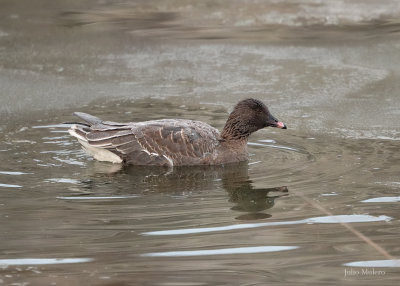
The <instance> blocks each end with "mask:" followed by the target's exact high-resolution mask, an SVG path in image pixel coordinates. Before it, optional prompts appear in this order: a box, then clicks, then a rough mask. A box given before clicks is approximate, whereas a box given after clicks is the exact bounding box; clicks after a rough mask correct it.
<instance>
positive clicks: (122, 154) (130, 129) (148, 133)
mask: <svg viewBox="0 0 400 286" xmlns="http://www.w3.org/2000/svg"><path fill="white" fill-rule="evenodd" d="M74 114H75V115H76V116H78V117H80V118H81V119H83V120H84V121H86V122H87V123H76V124H74V125H72V126H71V128H70V129H69V133H70V134H71V135H72V136H74V137H76V138H77V139H78V141H79V142H80V143H81V144H82V146H83V148H84V149H85V151H86V152H87V153H89V154H90V155H92V156H93V157H94V158H95V159H97V160H99V161H108V162H113V163H125V164H132V165H159V166H183V165H219V164H226V163H233V162H239V161H245V160H247V158H248V154H247V148H246V145H247V140H248V137H249V136H250V134H251V133H253V132H255V131H257V130H259V129H262V128H264V127H268V126H272V127H277V128H282V129H286V125H285V124H283V123H282V122H280V121H278V120H277V119H276V118H275V117H273V116H272V115H271V114H270V113H269V111H268V108H267V107H266V106H265V105H264V104H263V103H262V102H261V101H260V100H257V99H253V98H248V99H244V100H242V101H240V102H239V103H238V104H237V105H236V106H235V107H234V109H233V111H232V113H231V114H230V115H229V117H228V120H227V121H226V124H225V126H224V128H223V129H222V132H221V133H219V131H218V130H217V129H215V128H214V127H211V126H210V125H208V124H207V123H204V122H201V121H194V120H185V119H161V120H151V121H144V122H130V123H118V122H111V121H103V120H101V119H100V118H97V117H95V116H92V115H90V114H87V113H82V112H75V113H74Z"/></svg>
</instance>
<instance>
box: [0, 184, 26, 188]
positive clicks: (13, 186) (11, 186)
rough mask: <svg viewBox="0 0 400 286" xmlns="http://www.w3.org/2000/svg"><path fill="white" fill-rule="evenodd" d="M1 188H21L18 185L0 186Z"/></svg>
mask: <svg viewBox="0 0 400 286" xmlns="http://www.w3.org/2000/svg"><path fill="white" fill-rule="evenodd" d="M0 187H1V188H22V186H20V185H11V184H0Z"/></svg>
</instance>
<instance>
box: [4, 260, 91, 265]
mask: <svg viewBox="0 0 400 286" xmlns="http://www.w3.org/2000/svg"><path fill="white" fill-rule="evenodd" d="M93 260H94V259H93V258H17V259H0V266H11V265H44V264H68V263H83V262H91V261H93Z"/></svg>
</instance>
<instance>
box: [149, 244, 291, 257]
mask: <svg viewBox="0 0 400 286" xmlns="http://www.w3.org/2000/svg"><path fill="white" fill-rule="evenodd" d="M296 248H299V247H298V246H254V247H237V248H221V249H203V250H186V251H167V252H151V253H145V254H142V255H141V256H145V257H183V256H204V255H226V254H248V253H265V252H277V251H285V250H292V249H296Z"/></svg>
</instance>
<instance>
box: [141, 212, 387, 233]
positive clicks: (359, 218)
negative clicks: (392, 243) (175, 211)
mask: <svg viewBox="0 0 400 286" xmlns="http://www.w3.org/2000/svg"><path fill="white" fill-rule="evenodd" d="M391 219H392V218H391V217H388V216H385V215H381V216H371V215H334V216H321V217H314V218H307V219H303V220H294V221H275V222H264V223H245V224H234V225H226V226H216V227H203V228H202V227H199V228H186V229H172V230H161V231H151V232H144V233H142V234H143V235H181V234H195V233H206V232H216V231H230V230H237V229H250V228H259V227H268V226H281V225H295V224H316V223H360V222H378V221H386V222H388V221H390V220H391Z"/></svg>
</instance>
